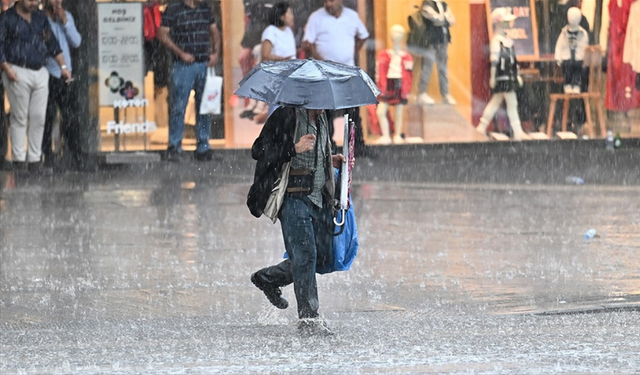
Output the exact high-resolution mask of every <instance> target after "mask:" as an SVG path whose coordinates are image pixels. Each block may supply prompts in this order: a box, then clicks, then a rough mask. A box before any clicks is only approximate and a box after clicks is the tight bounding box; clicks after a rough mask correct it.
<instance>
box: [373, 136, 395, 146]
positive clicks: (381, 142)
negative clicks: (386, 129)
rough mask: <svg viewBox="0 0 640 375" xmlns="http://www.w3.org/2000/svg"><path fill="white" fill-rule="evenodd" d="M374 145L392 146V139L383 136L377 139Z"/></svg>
mask: <svg viewBox="0 0 640 375" xmlns="http://www.w3.org/2000/svg"><path fill="white" fill-rule="evenodd" d="M373 143H374V144H376V145H388V144H391V137H389V136H388V135H383V136H382V137H380V138H378V139H376V140H375V142H373Z"/></svg>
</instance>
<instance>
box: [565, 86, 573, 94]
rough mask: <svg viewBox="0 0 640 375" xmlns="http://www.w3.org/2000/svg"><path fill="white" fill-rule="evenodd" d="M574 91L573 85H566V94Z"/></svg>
mask: <svg viewBox="0 0 640 375" xmlns="http://www.w3.org/2000/svg"><path fill="white" fill-rule="evenodd" d="M572 92H573V88H572V87H571V85H564V93H565V94H571V93H572Z"/></svg>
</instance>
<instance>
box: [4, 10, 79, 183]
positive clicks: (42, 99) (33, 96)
mask: <svg viewBox="0 0 640 375" xmlns="http://www.w3.org/2000/svg"><path fill="white" fill-rule="evenodd" d="M48 57H53V59H54V60H55V62H56V63H57V64H58V66H59V67H60V71H61V73H60V74H61V76H62V77H63V78H64V80H65V81H66V82H69V81H70V80H71V71H70V70H69V67H68V66H67V65H66V63H65V59H64V55H63V54H62V50H61V49H60V45H59V44H58V41H57V40H56V38H55V37H54V36H53V32H52V31H51V26H50V24H49V21H48V19H47V16H46V15H45V13H44V12H43V11H41V10H38V0H18V1H17V2H16V3H15V4H14V6H13V7H11V8H9V9H8V10H7V11H6V12H4V13H2V15H1V16H0V64H1V67H2V80H3V83H4V87H5V90H6V91H7V96H8V97H9V104H10V105H11V120H10V121H11V125H10V133H11V151H12V154H13V163H14V169H15V170H16V171H17V172H18V173H22V172H26V171H27V170H30V171H33V172H41V171H42V162H41V160H40V158H41V155H42V135H43V132H44V123H45V112H46V108H47V97H48V95H49V72H48V71H47V69H46V68H45V64H46V61H47V58H48ZM27 141H28V151H27V150H25V143H26V142H27Z"/></svg>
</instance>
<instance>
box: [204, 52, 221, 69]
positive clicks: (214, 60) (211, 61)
mask: <svg viewBox="0 0 640 375" xmlns="http://www.w3.org/2000/svg"><path fill="white" fill-rule="evenodd" d="M218 59H219V58H218V54H217V53H212V54H210V55H209V62H208V63H207V66H208V67H210V68H211V67H213V66H216V64H217V63H218Z"/></svg>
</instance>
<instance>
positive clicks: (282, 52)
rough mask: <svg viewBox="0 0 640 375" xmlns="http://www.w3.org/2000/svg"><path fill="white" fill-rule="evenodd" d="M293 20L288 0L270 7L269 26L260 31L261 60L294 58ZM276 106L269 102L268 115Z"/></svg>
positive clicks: (295, 51)
mask: <svg viewBox="0 0 640 375" xmlns="http://www.w3.org/2000/svg"><path fill="white" fill-rule="evenodd" d="M293 22H294V18H293V9H291V6H290V5H289V3H288V2H286V1H283V2H280V3H277V4H275V5H274V6H273V7H272V8H271V13H270V14H269V26H267V28H266V29H264V31H263V32H262V47H261V48H260V51H261V54H262V61H283V60H290V59H295V58H296V55H297V50H296V39H295V36H294V35H293V29H292V28H293ZM276 108H277V106H276V105H273V104H269V112H268V116H270V115H271V114H272V113H273V111H275V110H276ZM265 120H266V119H265Z"/></svg>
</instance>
